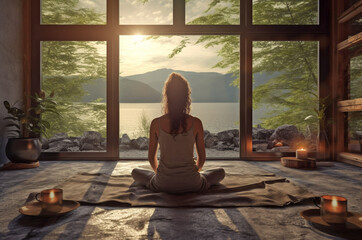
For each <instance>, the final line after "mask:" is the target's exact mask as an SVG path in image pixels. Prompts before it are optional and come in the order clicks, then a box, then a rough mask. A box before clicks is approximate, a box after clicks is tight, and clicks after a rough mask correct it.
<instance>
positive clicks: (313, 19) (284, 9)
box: [253, 0, 319, 25]
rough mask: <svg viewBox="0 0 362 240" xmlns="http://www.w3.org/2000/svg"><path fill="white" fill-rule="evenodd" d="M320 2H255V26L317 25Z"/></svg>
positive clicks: (264, 0) (305, 0) (313, 0)
mask: <svg viewBox="0 0 362 240" xmlns="http://www.w3.org/2000/svg"><path fill="white" fill-rule="evenodd" d="M318 8H319V1H317V0H304V1H284V0H253V24H256V25H316V24H318V23H319V17H318V15H319V14H318Z"/></svg>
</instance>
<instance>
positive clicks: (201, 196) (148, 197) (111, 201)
mask: <svg viewBox="0 0 362 240" xmlns="http://www.w3.org/2000/svg"><path fill="white" fill-rule="evenodd" d="M57 187H60V188H62V189H63V193H64V199H67V200H75V201H78V202H80V203H82V204H91V205H111V206H133V207H140V206H155V207H245V206H285V205H289V204H292V203H298V202H300V201H302V200H305V199H308V198H311V197H314V195H313V194H312V193H311V192H309V191H308V190H307V189H305V188H303V187H300V186H298V185H295V184H294V183H291V182H289V181H288V180H287V179H285V178H283V177H278V176H275V175H273V174H266V175H226V177H225V179H224V180H223V181H222V182H221V184H220V185H215V186H213V187H211V189H209V190H207V191H206V192H203V193H188V194H183V195H173V194H168V193H156V192H152V191H150V190H148V189H146V188H145V187H144V186H138V185H136V184H135V183H134V181H133V179H132V177H131V176H129V175H121V176H109V175H105V174H88V173H81V174H78V175H75V176H74V177H72V178H70V179H68V180H67V181H66V182H65V183H63V184H62V185H60V186H57Z"/></svg>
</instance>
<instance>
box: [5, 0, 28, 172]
mask: <svg viewBox="0 0 362 240" xmlns="http://www.w3.org/2000/svg"><path fill="white" fill-rule="evenodd" d="M22 57H23V54H22V0H11V1H9V0H0V166H1V165H3V164H4V163H6V162H8V159H7V158H6V155H5V146H6V143H7V130H6V127H5V125H6V122H5V121H4V120H3V118H4V117H5V116H6V115H7V111H6V109H5V107H4V105H3V102H4V101H5V100H8V101H9V102H10V103H14V102H15V101H17V100H21V99H22V92H23V83H22V75H23V72H22V65H23V60H22V59H23V58H22Z"/></svg>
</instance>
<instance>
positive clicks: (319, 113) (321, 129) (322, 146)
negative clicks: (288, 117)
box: [304, 94, 331, 160]
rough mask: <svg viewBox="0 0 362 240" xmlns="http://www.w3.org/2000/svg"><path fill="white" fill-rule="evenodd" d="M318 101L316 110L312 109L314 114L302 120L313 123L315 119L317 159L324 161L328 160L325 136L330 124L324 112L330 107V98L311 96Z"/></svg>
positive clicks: (326, 137)
mask: <svg viewBox="0 0 362 240" xmlns="http://www.w3.org/2000/svg"><path fill="white" fill-rule="evenodd" d="M313 95H314V96H315V97H316V99H317V101H318V108H315V109H314V112H315V114H314V115H309V116H307V117H306V118H305V119H304V120H305V121H307V122H311V123H312V122H314V119H316V120H317V121H316V122H317V123H318V126H316V127H315V128H317V131H318V132H317V136H316V144H317V151H318V152H317V156H316V157H317V159H323V160H326V159H328V158H329V145H330V144H329V139H328V134H327V126H328V125H329V124H330V123H331V119H327V117H326V111H327V108H328V106H329V105H330V97H329V96H326V97H324V98H319V97H318V95H316V94H313Z"/></svg>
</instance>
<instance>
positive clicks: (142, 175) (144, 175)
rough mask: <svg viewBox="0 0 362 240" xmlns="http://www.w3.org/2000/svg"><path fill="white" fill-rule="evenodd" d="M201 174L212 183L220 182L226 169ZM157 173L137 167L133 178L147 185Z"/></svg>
mask: <svg viewBox="0 0 362 240" xmlns="http://www.w3.org/2000/svg"><path fill="white" fill-rule="evenodd" d="M201 174H202V175H203V176H204V177H205V178H206V180H207V182H208V183H209V184H210V186H211V185H215V184H218V183H219V182H221V180H223V179H224V177H225V170H224V169H223V168H213V169H208V170H205V171H202V172H201ZM154 175H155V173H154V172H153V171H151V170H147V169H142V168H135V169H133V170H132V177H133V179H134V180H135V181H136V182H137V183H138V184H140V185H145V186H146V185H147V184H148V183H149V182H150V180H151V178H152V177H153V176H154Z"/></svg>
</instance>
